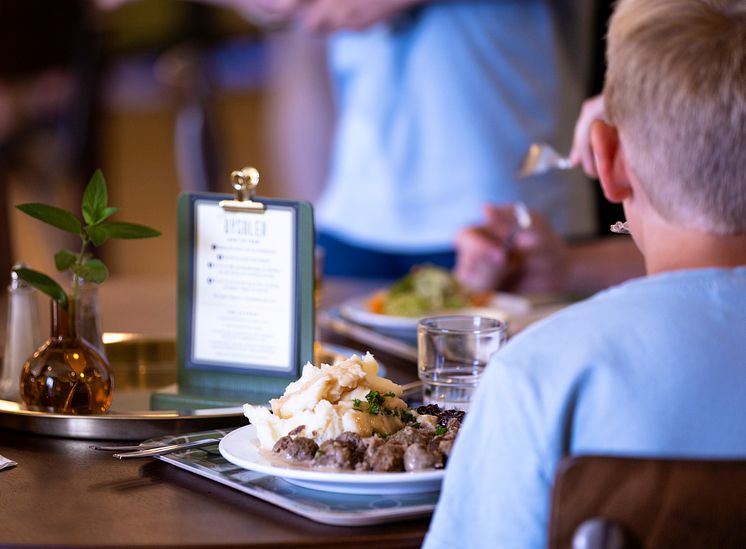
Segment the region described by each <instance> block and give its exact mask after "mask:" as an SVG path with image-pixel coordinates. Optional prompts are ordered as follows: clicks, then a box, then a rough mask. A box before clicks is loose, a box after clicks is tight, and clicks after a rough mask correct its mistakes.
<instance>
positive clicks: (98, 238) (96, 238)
mask: <svg viewBox="0 0 746 549" xmlns="http://www.w3.org/2000/svg"><path fill="white" fill-rule="evenodd" d="M85 232H86V233H87V234H88V237H89V238H90V239H91V242H93V245H94V246H101V244H103V243H104V242H106V240H107V239H108V238H109V234H108V233H107V232H106V229H105V228H104V227H103V226H101V225H93V226H88V227H86V228H85Z"/></svg>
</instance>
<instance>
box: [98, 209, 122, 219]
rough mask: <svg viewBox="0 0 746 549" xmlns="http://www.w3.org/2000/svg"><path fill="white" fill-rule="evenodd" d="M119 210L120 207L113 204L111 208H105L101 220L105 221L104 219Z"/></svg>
mask: <svg viewBox="0 0 746 549" xmlns="http://www.w3.org/2000/svg"><path fill="white" fill-rule="evenodd" d="M118 211H119V208H114V207H113V206H111V207H109V208H104V213H103V215H102V216H101V221H103V220H104V219H107V218H109V217H111V216H112V215H114V214H115V213H117V212H118Z"/></svg>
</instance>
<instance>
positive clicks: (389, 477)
mask: <svg viewBox="0 0 746 549" xmlns="http://www.w3.org/2000/svg"><path fill="white" fill-rule="evenodd" d="M250 432H253V436H254V437H256V425H251V424H249V425H244V426H243V427H239V428H238V429H235V430H233V431H231V432H230V433H228V434H227V435H225V436H224V437H223V438H222V439H221V441H220V444H219V445H218V450H219V451H220V454H221V455H222V456H223V457H224V458H225V459H226V460H227V461H229V462H231V463H232V464H233V465H236V466H238V467H241V468H243V469H247V470H249V471H254V472H257V473H263V474H267V475H272V476H276V477H280V478H290V479H297V480H304V481H310V482H319V483H324V484H326V483H328V484H349V485H355V484H357V485H360V484H366V485H371V484H373V485H388V484H418V483H425V482H433V481H437V480H442V479H443V477H444V475H445V469H433V470H428V471H414V472H407V471H402V472H392V473H375V472H366V471H360V472H356V473H340V472H336V471H334V472H333V471H318V470H313V469H302V468H293V467H277V466H274V465H263V464H260V463H256V462H250V461H246V460H245V459H243V458H241V457H240V456H236V455H235V454H234V453H232V452H229V451H228V449H226V446H227V444H229V443H230V444H233V443H234V440H235V439H238V438H239V437H241V436H246V434H247V433H250ZM226 439H227V440H228V442H226ZM257 450H258V449H257ZM255 451H256V450H255ZM247 464H248V465H247Z"/></svg>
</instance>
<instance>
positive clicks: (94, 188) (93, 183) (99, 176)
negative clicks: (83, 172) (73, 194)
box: [81, 170, 109, 225]
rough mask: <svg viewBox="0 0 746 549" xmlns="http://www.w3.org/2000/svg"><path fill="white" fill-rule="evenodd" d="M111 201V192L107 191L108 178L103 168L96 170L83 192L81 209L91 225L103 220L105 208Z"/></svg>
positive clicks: (84, 217) (86, 220)
mask: <svg viewBox="0 0 746 549" xmlns="http://www.w3.org/2000/svg"><path fill="white" fill-rule="evenodd" d="M108 202H109V194H108V192H107V191H106V180H105V179H104V174H103V173H101V170H96V171H95V172H94V174H93V176H92V177H91V180H90V181H89V182H88V185H86V188H85V191H84V192H83V204H82V206H81V210H82V212H83V219H85V222H86V223H88V224H89V225H95V224H96V223H99V222H101V221H103V219H104V217H103V215H104V210H105V209H106V206H107V204H108Z"/></svg>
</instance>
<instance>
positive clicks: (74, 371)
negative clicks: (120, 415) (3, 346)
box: [21, 300, 112, 414]
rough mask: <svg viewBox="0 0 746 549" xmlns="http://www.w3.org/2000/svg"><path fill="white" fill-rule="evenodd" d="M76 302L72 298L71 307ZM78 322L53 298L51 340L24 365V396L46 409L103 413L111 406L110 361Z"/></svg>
mask: <svg viewBox="0 0 746 549" xmlns="http://www.w3.org/2000/svg"><path fill="white" fill-rule="evenodd" d="M76 305H77V303H75V302H73V301H71V302H70V304H69V307H71V308H73V310H74V307H75V306H76ZM76 324H77V322H71V319H70V315H69V314H68V311H67V310H66V309H63V308H62V307H60V306H59V304H58V303H57V302H56V301H54V300H53V301H52V313H51V330H52V333H51V335H50V337H49V339H48V340H47V341H46V343H44V344H43V345H42V346H41V347H39V349H38V350H37V351H36V352H35V353H34V354H33V356H31V357H30V358H29V359H28V360H27V361H26V363H25V364H24V365H23V372H22V374H21V399H22V400H23V402H24V403H25V404H26V405H27V406H31V407H34V408H36V409H41V410H43V411H47V412H61V413H68V414H100V413H103V412H105V411H106V410H107V409H108V408H109V406H110V405H111V397H112V376H111V372H110V370H109V363H108V362H107V360H106V359H105V358H104V357H102V356H101V354H100V353H99V352H98V351H96V349H95V348H94V347H93V346H92V345H90V344H89V343H88V342H87V341H85V340H84V339H81V338H80V337H78V334H77V326H76Z"/></svg>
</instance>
